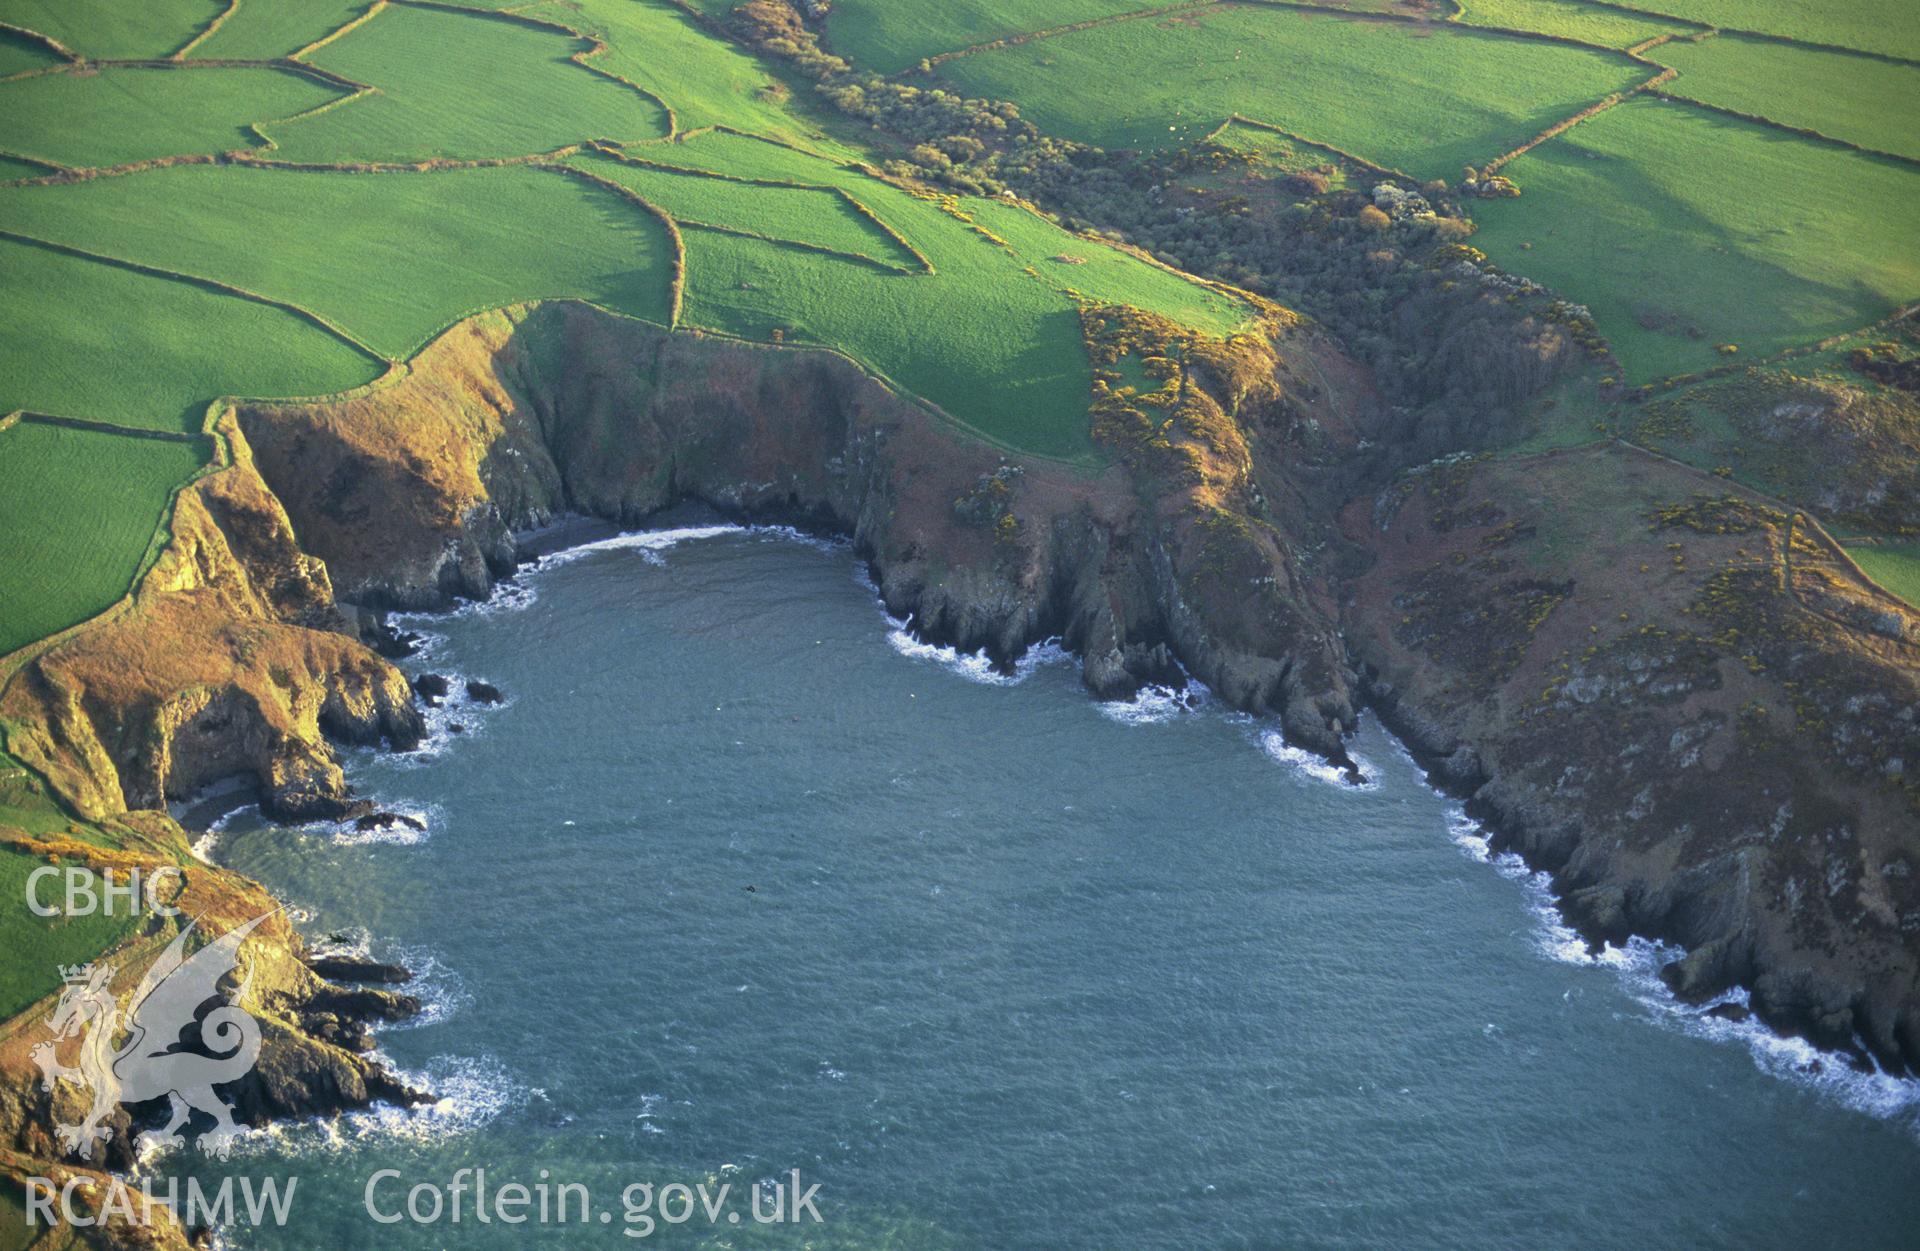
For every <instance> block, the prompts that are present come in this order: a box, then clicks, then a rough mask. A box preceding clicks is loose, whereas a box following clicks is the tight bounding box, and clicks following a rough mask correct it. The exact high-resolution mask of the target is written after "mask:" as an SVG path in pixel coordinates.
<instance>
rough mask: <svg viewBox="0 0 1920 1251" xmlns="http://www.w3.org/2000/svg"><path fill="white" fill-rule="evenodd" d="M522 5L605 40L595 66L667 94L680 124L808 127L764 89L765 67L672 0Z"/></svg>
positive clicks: (788, 131) (773, 130)
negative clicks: (701, 25)
mask: <svg viewBox="0 0 1920 1251" xmlns="http://www.w3.org/2000/svg"><path fill="white" fill-rule="evenodd" d="M521 12H523V13H525V14H526V15H527V16H528V17H538V18H545V19H547V20H549V21H554V22H558V23H560V24H561V25H563V26H569V27H572V28H573V29H574V30H577V31H580V32H581V33H582V34H585V35H589V36H592V37H595V38H598V39H602V40H605V41H606V43H607V49H606V51H605V52H604V53H602V54H601V55H599V56H597V57H595V58H594V59H593V62H592V63H593V65H594V66H595V67H596V68H598V69H602V70H605V71H606V72H607V73H610V74H618V75H619V76H620V77H622V78H625V79H627V80H628V81H629V82H634V83H638V84H639V85H640V86H642V87H644V88H646V89H647V90H648V91H651V92H653V93H654V94H655V95H657V96H659V97H660V98H661V99H662V100H664V101H666V102H667V103H668V104H669V105H670V106H671V107H672V109H673V112H674V116H675V117H676V119H677V120H678V121H679V128H680V129H681V130H683V131H686V130H693V129H696V128H698V127H701V126H714V125H723V124H724V125H728V126H733V127H736V128H739V129H743V130H752V131H756V132H759V133H762V134H771V135H779V136H783V137H787V138H797V137H799V135H800V134H801V133H802V131H803V130H804V129H807V128H805V127H803V126H802V125H801V124H800V123H799V122H798V120H797V119H796V118H795V117H794V115H793V114H791V113H789V112H787V111H786V110H785V109H783V108H781V107H780V105H779V103H778V102H777V101H776V100H775V99H773V98H771V97H770V96H769V94H768V92H767V85H768V83H769V81H770V78H769V76H768V74H767V69H766V67H765V66H763V65H761V64H760V63H759V62H757V61H755V60H754V59H753V58H752V57H750V56H748V55H746V54H745V53H744V52H741V51H740V50H739V49H738V48H735V47H733V46H732V45H731V44H725V43H721V42H720V41H719V40H717V39H714V38H713V37H712V36H711V35H708V34H706V33H704V32H703V31H701V30H700V28H699V27H698V26H696V25H695V24H694V23H693V21H692V20H691V19H690V18H688V17H687V15H686V14H685V13H683V12H681V11H680V10H679V9H678V8H676V7H675V6H674V5H673V3H672V0H552V2H550V3H545V4H535V5H532V6H530V7H529V8H526V9H523V10H521Z"/></svg>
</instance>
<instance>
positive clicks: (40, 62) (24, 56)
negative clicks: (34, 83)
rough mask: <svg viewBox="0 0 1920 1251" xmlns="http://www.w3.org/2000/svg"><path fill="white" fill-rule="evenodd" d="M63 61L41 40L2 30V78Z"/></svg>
mask: <svg viewBox="0 0 1920 1251" xmlns="http://www.w3.org/2000/svg"><path fill="white" fill-rule="evenodd" d="M62 63H63V62H62V59H61V58H60V57H58V56H56V55H54V52H53V50H52V49H51V48H49V47H47V46H46V45H45V44H43V43H41V42H40V41H39V40H37V39H29V38H27V37H26V36H25V35H18V34H15V33H14V32H12V31H9V30H0V78H5V77H7V76H8V75H10V74H24V73H26V72H28V71H29V70H37V69H45V68H46V67H47V66H49V65H60V64H62Z"/></svg>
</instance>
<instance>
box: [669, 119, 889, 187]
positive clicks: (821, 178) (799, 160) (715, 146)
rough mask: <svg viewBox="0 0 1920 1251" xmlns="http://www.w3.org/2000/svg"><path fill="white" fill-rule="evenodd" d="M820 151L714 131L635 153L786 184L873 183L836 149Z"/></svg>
mask: <svg viewBox="0 0 1920 1251" xmlns="http://www.w3.org/2000/svg"><path fill="white" fill-rule="evenodd" d="M819 151H820V154H819V155H816V154H815V151H813V150H805V151H803V150H801V149H798V148H794V147H790V146H788V145H786V144H783V143H775V142H773V141H771V140H767V139H762V138H759V137H757V136H754V135H748V134H739V133H736V132H734V131H729V130H709V131H704V132H702V133H700V134H697V135H688V136H686V137H684V138H681V139H677V140H675V141H674V142H672V143H649V144H635V145H634V147H633V154H634V155H635V156H639V157H644V158H645V159H647V160H649V161H652V162H654V163H655V164H657V165H672V166H676V167H678V168H680V169H690V170H696V171H704V172H706V173H713V174H730V175H732V176H733V177H735V178H777V179H781V180H784V181H786V182H800V183H810V184H820V185H826V186H834V187H846V188H848V189H852V188H854V187H859V186H871V185H873V179H871V178H869V177H868V176H867V175H865V174H863V173H861V172H860V171H859V170H857V169H851V168H849V167H848V166H847V165H846V164H845V163H844V162H842V161H839V160H836V159H834V158H833V157H832V155H831V152H832V148H831V147H830V146H822V147H821V148H820V149H819Z"/></svg>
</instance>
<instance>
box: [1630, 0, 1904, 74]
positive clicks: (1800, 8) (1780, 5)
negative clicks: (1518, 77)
mask: <svg viewBox="0 0 1920 1251" xmlns="http://www.w3.org/2000/svg"><path fill="white" fill-rule="evenodd" d="M1631 3H1632V4H1633V6H1634V7H1635V8H1641V9H1648V10H1651V11H1653V12H1656V13H1665V14H1668V15H1670V16H1673V17H1678V18H1684V19H1686V20H1687V21H1692V22H1700V23H1702V24H1704V25H1708V26H1727V27H1731V28H1733V29H1735V30H1757V31H1759V32H1761V33H1762V34H1767V35H1782V36H1785V37H1786V38H1789V39H1804V40H1806V41H1807V42H1809V43H1825V44H1832V45H1834V46H1835V47H1841V48H1859V49H1861V50H1863V51H1866V52H1885V53H1888V54H1889V55H1892V56H1903V57H1907V58H1908V59H1910V60H1920V22H1916V21H1914V9H1913V3H1912V0H1631Z"/></svg>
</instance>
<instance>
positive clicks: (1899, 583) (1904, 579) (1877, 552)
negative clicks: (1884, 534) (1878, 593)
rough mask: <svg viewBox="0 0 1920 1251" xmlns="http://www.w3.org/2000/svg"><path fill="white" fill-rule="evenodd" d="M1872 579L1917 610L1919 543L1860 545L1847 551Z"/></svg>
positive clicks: (1919, 567) (1918, 595)
mask: <svg viewBox="0 0 1920 1251" xmlns="http://www.w3.org/2000/svg"><path fill="white" fill-rule="evenodd" d="M1847 555H1849V556H1851V557H1853V558H1854V560H1855V561H1857V562H1859V565H1860V567H1861V568H1862V569H1865V570H1866V571H1867V572H1868V573H1869V574H1870V575H1872V577H1873V580H1874V581H1876V582H1878V583H1879V584H1880V585H1881V586H1884V587H1886V588H1887V589H1888V590H1889V591H1892V592H1893V593H1894V594H1895V595H1898V596H1900V597H1901V598H1902V599H1904V600H1906V601H1907V602H1908V603H1909V604H1913V605H1914V606H1916V607H1920V543H1886V544H1878V545H1875V544H1862V545H1860V546H1857V547H1854V546H1850V547H1848V548H1847Z"/></svg>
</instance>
